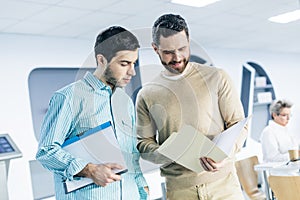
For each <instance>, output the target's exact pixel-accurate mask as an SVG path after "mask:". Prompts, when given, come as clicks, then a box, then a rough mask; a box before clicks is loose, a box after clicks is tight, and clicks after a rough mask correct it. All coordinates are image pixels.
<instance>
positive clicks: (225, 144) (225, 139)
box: [213, 118, 248, 155]
mask: <svg viewBox="0 0 300 200" xmlns="http://www.w3.org/2000/svg"><path fill="white" fill-rule="evenodd" d="M247 123H248V118H245V119H243V120H241V121H239V122H238V123H237V124H235V125H233V126H231V127H230V128H228V129H226V130H225V131H223V132H222V133H221V134H219V135H217V136H216V137H215V138H214V139H213V142H214V143H215V144H216V145H217V146H218V147H219V148H220V149H221V150H222V151H223V152H224V153H225V154H226V155H229V154H230V152H231V150H232V147H233V146H234V144H235V142H236V139H237V138H238V137H239V135H240V134H241V131H242V130H243V128H244V127H245V126H246V124H247Z"/></svg>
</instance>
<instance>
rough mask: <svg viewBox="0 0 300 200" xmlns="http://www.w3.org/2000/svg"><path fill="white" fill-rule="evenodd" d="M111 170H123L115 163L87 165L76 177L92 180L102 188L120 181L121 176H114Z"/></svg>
mask: <svg viewBox="0 0 300 200" xmlns="http://www.w3.org/2000/svg"><path fill="white" fill-rule="evenodd" d="M113 169H123V167H122V166H121V165H119V164H116V163H107V164H92V163H89V164H87V165H86V166H85V168H83V170H82V171H81V172H79V173H78V174H77V175H78V176H84V177H88V178H91V179H93V181H94V183H95V184H97V185H101V186H103V187H104V186H106V185H107V184H109V183H112V182H115V181H119V180H121V176H120V175H117V174H115V173H114V172H113V171H112V170H113Z"/></svg>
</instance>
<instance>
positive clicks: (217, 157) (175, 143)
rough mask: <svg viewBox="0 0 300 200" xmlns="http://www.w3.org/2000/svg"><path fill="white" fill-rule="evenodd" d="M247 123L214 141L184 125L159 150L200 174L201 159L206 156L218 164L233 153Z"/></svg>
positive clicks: (232, 127) (240, 124)
mask: <svg viewBox="0 0 300 200" xmlns="http://www.w3.org/2000/svg"><path fill="white" fill-rule="evenodd" d="M247 121H248V118H245V119H243V120H241V121H240V122H238V123H236V124H235V125H233V126H231V127H230V128H229V129H226V130H225V131H223V132H222V133H220V134H219V135H218V136H216V137H215V138H214V139H213V140H210V139H209V138H207V137H206V136H205V135H203V134H202V133H199V132H198V131H197V130H196V129H195V128H194V127H192V126H189V125H184V126H183V127H182V128H181V129H180V130H179V131H178V132H177V133H173V134H172V135H171V136H170V137H169V138H168V139H167V140H166V141H165V142H164V143H163V144H162V145H161V146H160V147H159V148H158V152H159V153H161V154H163V155H164V156H166V157H168V158H170V159H171V160H173V161H175V162H176V163H178V164H180V165H182V166H184V167H186V168H188V169H190V170H192V171H195V172H197V173H200V172H202V171H204V169H203V167H202V166H201V164H200V160H199V158H200V157H204V156H205V157H209V158H211V159H213V160H214V161H216V162H219V161H222V160H223V159H225V158H226V157H227V156H228V155H229V154H230V152H231V151H232V148H233V146H234V145H235V142H236V140H237V138H238V137H239V136H240V134H241V132H242V130H243V128H244V127H245V125H246V124H247Z"/></svg>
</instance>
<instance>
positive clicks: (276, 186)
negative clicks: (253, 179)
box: [269, 175, 300, 200]
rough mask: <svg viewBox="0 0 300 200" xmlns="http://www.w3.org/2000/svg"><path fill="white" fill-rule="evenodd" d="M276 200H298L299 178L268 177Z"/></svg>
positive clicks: (299, 199)
mask: <svg viewBox="0 0 300 200" xmlns="http://www.w3.org/2000/svg"><path fill="white" fill-rule="evenodd" d="M269 185H270V187H271V189H272V191H273V192H274V194H275V197H276V199H277V200H289V199H292V200H300V195H299V193H300V176H272V175H270V176H269Z"/></svg>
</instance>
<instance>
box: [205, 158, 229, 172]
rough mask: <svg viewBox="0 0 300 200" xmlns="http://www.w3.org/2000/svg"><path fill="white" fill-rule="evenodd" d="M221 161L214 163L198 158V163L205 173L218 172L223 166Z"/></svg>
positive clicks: (209, 159) (208, 159) (210, 160)
mask: <svg viewBox="0 0 300 200" xmlns="http://www.w3.org/2000/svg"><path fill="white" fill-rule="evenodd" d="M223 161H224V160H223ZM223 161H221V162H215V161H214V160H212V159H211V158H208V157H201V158H200V163H201V165H202V167H203V168H204V170H205V171H209V172H216V171H219V170H220V168H221V167H222V166H223V165H224V162H223Z"/></svg>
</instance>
